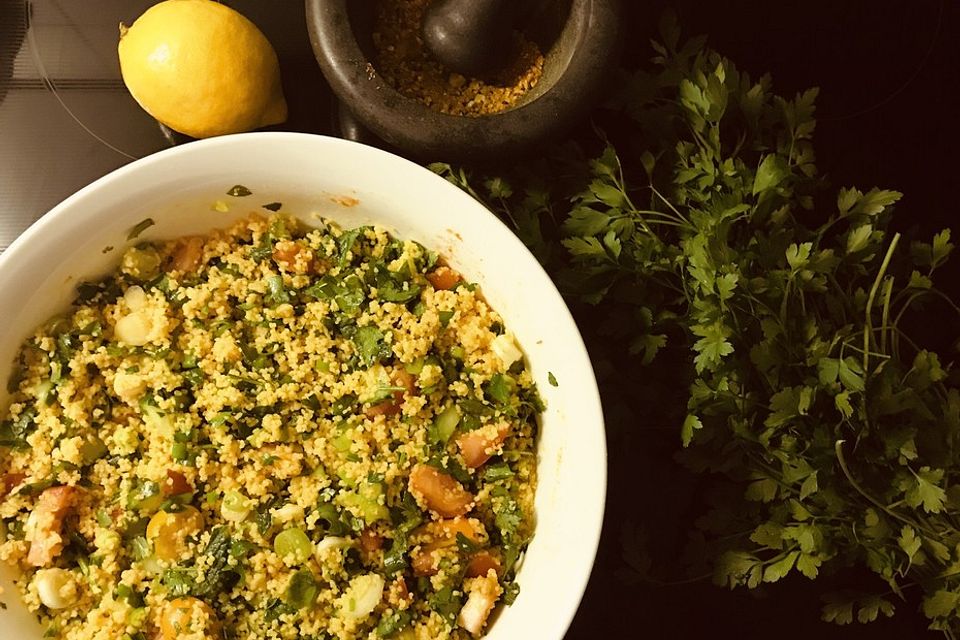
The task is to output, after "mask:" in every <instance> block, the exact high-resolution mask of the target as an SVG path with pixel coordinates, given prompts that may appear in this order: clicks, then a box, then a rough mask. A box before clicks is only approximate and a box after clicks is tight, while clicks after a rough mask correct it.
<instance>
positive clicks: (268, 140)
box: [0, 132, 607, 640]
mask: <svg viewBox="0 0 960 640" xmlns="http://www.w3.org/2000/svg"><path fill="white" fill-rule="evenodd" d="M299 144H304V145H307V144H316V145H318V147H319V146H325V149H324V151H326V152H330V153H331V156H334V157H338V154H337V151H338V150H345V151H349V152H352V153H356V154H359V155H364V154H368V155H367V156H366V157H369V158H370V159H374V158H378V159H379V160H380V161H383V162H388V163H393V164H394V165H395V166H396V167H397V170H398V171H401V170H402V171H407V172H409V171H417V172H420V173H421V174H423V175H424V176H426V175H429V176H431V179H432V182H433V184H434V185H435V187H431V188H435V189H437V190H438V191H439V190H446V191H447V192H448V193H450V194H453V193H456V194H457V195H456V197H457V198H459V199H460V200H461V201H462V202H463V207H464V208H468V207H472V208H474V209H475V211H476V212H477V213H475V214H471V215H480V213H481V212H482V214H483V215H484V216H486V217H487V219H489V221H490V223H492V224H496V225H498V226H500V227H502V231H505V232H506V233H507V234H508V236H509V238H507V237H504V238H503V240H504V241H505V242H507V243H510V244H512V245H513V246H512V247H510V250H511V251H519V252H521V253H522V254H524V260H525V261H526V262H527V263H528V265H529V268H530V269H532V270H534V271H535V272H537V273H538V278H540V279H541V280H542V282H543V283H544V287H546V290H547V292H548V293H549V295H550V296H551V297H553V296H555V297H556V299H557V300H558V301H559V302H560V306H559V309H562V311H561V313H562V314H563V316H562V317H558V318H557V321H562V322H564V323H565V324H567V323H568V324H569V327H570V328H571V329H572V332H573V335H574V336H575V337H576V340H575V341H574V343H573V344H567V345H566V347H565V349H567V350H569V353H570V357H571V359H572V360H573V361H574V365H575V366H577V367H580V366H582V367H584V368H585V374H586V375H587V377H588V378H589V380H590V382H592V384H591V385H589V388H581V389H578V390H577V398H578V400H577V402H578V403H581V404H587V405H588V406H589V407H590V413H591V414H592V415H594V416H595V420H596V430H597V434H598V436H599V437H598V439H597V442H596V443H595V445H596V449H595V451H594V454H593V455H592V456H591V457H590V462H591V463H596V464H597V466H596V467H595V468H594V467H591V477H590V478H585V479H583V482H581V483H579V484H581V485H589V486H590V489H589V497H590V498H591V499H592V500H595V501H596V506H595V507H594V508H592V509H591V510H590V512H589V513H586V514H583V513H581V514H578V522H579V523H580V524H581V528H580V529H579V530H578V531H577V535H576V541H577V545H578V553H577V555H576V557H577V558H578V561H577V571H576V572H575V573H573V572H571V574H570V576H572V582H568V583H567V584H565V585H563V587H562V589H563V591H562V593H563V594H564V598H563V599H562V602H558V604H560V605H563V606H562V607H558V608H557V609H554V610H552V611H550V612H549V613H550V618H551V619H552V620H551V622H550V624H549V626H550V628H552V629H556V630H558V632H559V634H560V635H558V636H557V638H558V640H559V638H560V637H562V635H563V633H564V632H565V631H566V630H567V629H568V628H569V625H570V623H571V622H572V620H573V617H574V615H575V614H576V612H577V610H578V608H579V605H580V602H581V601H582V598H583V595H584V593H585V591H586V587H587V584H588V582H589V579H590V576H591V573H592V569H593V566H594V563H595V561H596V556H597V552H598V550H599V542H600V535H601V531H602V527H603V519H604V513H605V501H606V493H607V484H606V483H607V466H606V461H607V447H606V439H605V429H604V420H603V412H602V405H601V403H600V394H599V390H598V388H597V384H596V377H595V375H594V372H593V368H592V365H591V362H590V359H589V354H588V353H587V350H586V347H585V345H584V343H583V339H582V336H581V335H580V332H579V329H578V328H577V326H576V323H575V321H574V319H573V317H572V315H571V313H570V311H569V308H568V307H567V305H566V303H565V302H564V301H563V300H562V297H561V296H560V293H559V291H558V290H557V289H556V286H555V285H554V284H553V282H552V280H550V278H549V276H548V275H547V273H546V271H545V270H544V269H543V267H542V265H540V263H539V262H538V261H537V260H536V258H535V257H534V256H533V254H532V253H530V251H529V250H528V249H527V248H526V246H525V245H523V243H522V242H521V241H520V240H519V239H518V238H517V237H516V235H515V234H514V233H513V232H512V231H511V230H510V229H509V227H507V225H506V224H505V223H504V222H503V221H502V220H500V219H499V218H497V217H496V216H495V215H494V214H493V213H492V212H490V211H489V210H488V209H486V208H485V207H483V205H482V204H480V203H479V202H477V201H476V200H474V199H473V198H471V197H470V196H469V195H468V194H466V193H465V192H463V191H462V190H461V189H459V188H458V187H456V186H455V185H453V184H451V183H450V182H448V181H447V180H444V179H443V178H442V177H440V176H438V175H436V174H435V173H433V172H432V171H430V170H429V169H427V168H425V167H423V166H422V165H419V164H416V163H414V162H412V161H410V160H408V159H406V158H403V157H400V156H397V155H395V154H392V153H390V152H387V151H384V150H382V149H378V148H376V147H371V146H368V145H364V144H361V143H358V142H353V141H349V140H343V139H340V138H334V137H329V136H323V135H317V134H308V133H295V132H255V133H243V134H233V135H227V136H220V137H217V138H211V139H206V140H200V141H195V142H190V143H187V144H184V145H180V146H177V147H172V148H169V149H165V150H162V151H159V152H157V153H154V154H152V155H149V156H146V157H144V158H141V159H139V160H135V161H134V162H131V163H129V164H127V165H124V166H122V167H120V168H118V169H115V170H114V171H112V172H110V173H108V174H106V175H104V176H103V177H101V178H99V179H97V180H95V181H94V182H92V183H90V184H89V185H87V186H85V187H83V188H81V189H80V190H78V191H77V192H75V193H74V194H72V195H70V196H68V197H67V198H66V199H64V200H63V201H62V202H60V203H59V204H58V205H56V206H54V207H53V208H52V209H50V211H48V212H47V213H46V214H44V215H43V216H42V217H41V218H39V219H38V220H36V221H35V222H34V223H33V224H32V225H31V226H30V227H29V228H28V229H27V230H25V231H24V232H23V233H22V234H20V236H18V237H17V238H16V239H15V240H14V241H13V242H12V243H11V244H10V245H9V247H8V248H7V249H6V250H5V251H4V252H3V253H2V254H0V287H8V286H16V285H15V283H13V282H11V281H9V280H8V279H5V278H4V277H3V276H4V275H5V272H6V271H8V270H10V271H13V270H14V269H13V266H14V265H15V263H17V261H20V260H25V259H26V260H30V254H31V253H32V252H34V251H35V249H34V247H35V246H41V245H42V244H43V243H44V242H45V241H49V238H50V236H51V235H52V236H54V237H55V238H56V237H61V238H62V237H64V236H66V237H72V236H71V235H70V234H77V233H80V232H82V229H83V228H84V227H85V226H87V225H88V224H89V222H86V223H85V222H84V221H83V219H82V218H80V217H79V216H71V215H70V214H71V213H72V210H73V209H74V207H78V206H86V207H91V204H90V203H91V202H93V201H96V199H97V197H98V194H100V192H101V191H103V190H105V189H110V188H111V185H112V184H113V183H115V182H121V183H123V182H124V181H126V182H132V181H134V180H135V179H136V178H138V176H140V175H142V174H149V173H150V172H151V171H153V170H154V169H155V168H157V167H162V166H164V165H169V164H170V163H171V162H172V161H174V160H176V159H178V158H182V157H183V156H186V155H190V154H201V155H202V154H204V153H206V150H208V149H214V148H217V147H225V148H230V147H244V146H245V145H252V146H257V145H280V146H283V145H291V146H296V145H299ZM244 150H245V151H249V150H250V149H248V148H245V149H244ZM187 179H189V178H187ZM91 208H92V207H91ZM210 226H211V228H212V227H213V226H215V225H210ZM57 227H59V228H57ZM45 238H46V239H45ZM78 275H85V274H78ZM538 286H539V285H538ZM23 295H30V294H23ZM559 309H558V310H559ZM601 461H602V464H601ZM543 463H544V460H543V459H542V457H540V458H539V459H538V467H539V466H540V465H541V464H543ZM539 490H540V488H539V487H538V491H539ZM534 537H536V532H535V534H534ZM522 601H523V599H522V598H521V599H520V602H519V603H518V604H517V605H516V606H522ZM494 628H496V625H494ZM543 637H547V636H543ZM551 637H552V636H551Z"/></svg>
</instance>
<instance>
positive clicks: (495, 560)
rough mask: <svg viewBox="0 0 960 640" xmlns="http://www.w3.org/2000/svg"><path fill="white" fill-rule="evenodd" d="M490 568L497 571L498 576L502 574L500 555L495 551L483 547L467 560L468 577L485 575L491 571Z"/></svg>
mask: <svg viewBox="0 0 960 640" xmlns="http://www.w3.org/2000/svg"><path fill="white" fill-rule="evenodd" d="M490 569H493V570H494V571H496V572H497V575H498V576H499V575H500V571H501V565H500V557H499V556H498V555H496V554H495V553H494V552H493V551H490V550H487V549H483V550H481V551H477V552H476V553H475V554H473V555H472V556H470V560H469V561H468V562H467V571H466V576H467V577H468V578H478V577H480V576H485V575H487V574H488V573H489V572H490Z"/></svg>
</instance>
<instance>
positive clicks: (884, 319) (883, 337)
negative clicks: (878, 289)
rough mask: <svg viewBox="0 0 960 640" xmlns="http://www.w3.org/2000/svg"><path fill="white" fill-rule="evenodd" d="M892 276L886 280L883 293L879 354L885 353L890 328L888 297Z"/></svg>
mask: <svg viewBox="0 0 960 640" xmlns="http://www.w3.org/2000/svg"><path fill="white" fill-rule="evenodd" d="M893 280H894V278H893V276H890V277H889V278H887V280H886V283H885V284H884V291H883V315H882V316H881V320H880V323H881V328H880V352H881V353H887V331H888V330H891V331H892V327H890V296H891V295H893Z"/></svg>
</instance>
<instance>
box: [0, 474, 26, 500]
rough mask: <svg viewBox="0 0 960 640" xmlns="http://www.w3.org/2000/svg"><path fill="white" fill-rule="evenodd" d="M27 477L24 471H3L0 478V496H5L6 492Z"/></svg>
mask: <svg viewBox="0 0 960 640" xmlns="http://www.w3.org/2000/svg"><path fill="white" fill-rule="evenodd" d="M26 478H27V474H25V473H5V474H3V479H2V480H0V498H4V497H6V495H7V494H8V493H10V492H11V491H13V490H14V489H16V488H17V487H18V486H20V483H21V482H23V481H24V480H25V479H26Z"/></svg>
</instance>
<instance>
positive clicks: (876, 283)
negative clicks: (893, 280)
mask: <svg viewBox="0 0 960 640" xmlns="http://www.w3.org/2000/svg"><path fill="white" fill-rule="evenodd" d="M899 242H900V234H899V233H895V234H893V239H892V240H891V241H890V246H889V247H887V254H886V255H885V256H884V257H883V262H882V263H881V264H880V271H879V272H878V273H877V277H876V278H874V280H873V286H872V287H870V295H869V296H868V297H867V316H866V326H865V327H864V328H863V375H864V376H869V375H870V369H869V367H870V354H869V352H870V337H871V334H872V333H873V300H874V298H876V297H877V290H878V289H879V288H880V282H881V281H882V280H883V276H884V274H886V272H887V267H888V266H890V259H891V258H892V257H893V252H894V251H895V250H896V248H897V243H899Z"/></svg>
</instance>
